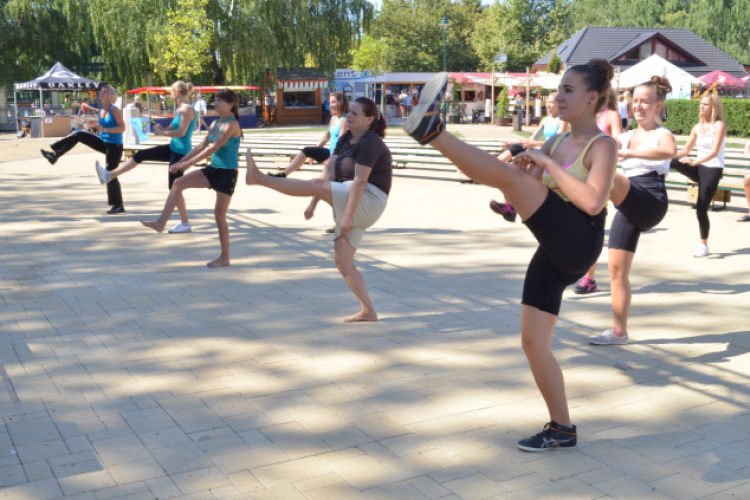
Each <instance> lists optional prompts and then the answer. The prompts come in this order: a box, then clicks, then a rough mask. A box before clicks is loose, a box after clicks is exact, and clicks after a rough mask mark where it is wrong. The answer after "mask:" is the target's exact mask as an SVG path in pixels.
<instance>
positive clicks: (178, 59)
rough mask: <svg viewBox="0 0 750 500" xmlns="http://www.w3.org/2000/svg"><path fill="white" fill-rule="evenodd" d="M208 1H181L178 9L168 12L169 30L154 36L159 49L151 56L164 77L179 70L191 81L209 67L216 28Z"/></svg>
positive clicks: (151, 59) (179, 73) (152, 61)
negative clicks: (207, 6)
mask: <svg viewBox="0 0 750 500" xmlns="http://www.w3.org/2000/svg"><path fill="white" fill-rule="evenodd" d="M207 4H208V0H177V2H176V3H175V9H174V10H170V11H168V12H167V15H166V21H167V22H166V26H165V28H166V29H164V30H163V31H159V32H157V33H156V34H155V35H154V38H153V40H154V44H155V45H156V47H157V50H156V52H155V53H153V54H152V55H151V56H150V57H149V61H150V62H151V64H152V65H153V67H154V68H155V69H156V70H157V71H159V72H160V73H161V74H162V75H163V76H165V75H166V74H167V73H175V74H176V75H177V76H178V77H179V78H184V79H186V80H189V79H190V76H191V75H195V74H199V73H202V72H203V71H204V70H205V69H206V68H207V67H208V64H209V63H210V61H211V56H210V53H209V50H210V49H211V36H212V34H213V28H212V26H211V25H210V21H209V19H208V16H207V14H206V5H207Z"/></svg>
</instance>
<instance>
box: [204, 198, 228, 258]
mask: <svg viewBox="0 0 750 500" xmlns="http://www.w3.org/2000/svg"><path fill="white" fill-rule="evenodd" d="M231 201H232V197H231V196H229V195H228V194H224V193H216V206H215V208H214V217H215V218H216V227H217V228H219V242H220V243H221V255H219V258H218V259H216V260H212V261H211V262H209V263H208V264H206V265H207V266H208V267H224V266H228V265H229V224H227V210H228V209H229V203H230V202H231Z"/></svg>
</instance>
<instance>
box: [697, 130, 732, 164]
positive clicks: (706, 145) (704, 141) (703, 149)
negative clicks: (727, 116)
mask: <svg viewBox="0 0 750 500" xmlns="http://www.w3.org/2000/svg"><path fill="white" fill-rule="evenodd" d="M696 145H697V147H698V158H703V157H704V156H708V155H710V154H711V151H713V149H714V131H713V127H711V133H710V134H705V135H703V134H698V141H697V142H696ZM726 147H727V137H726V136H724V140H723V141H722V142H721V147H720V148H719V153H718V154H717V155H716V157H715V158H712V159H711V160H709V161H707V162H706V163H704V164H703V166H705V167H711V168H724V148H726Z"/></svg>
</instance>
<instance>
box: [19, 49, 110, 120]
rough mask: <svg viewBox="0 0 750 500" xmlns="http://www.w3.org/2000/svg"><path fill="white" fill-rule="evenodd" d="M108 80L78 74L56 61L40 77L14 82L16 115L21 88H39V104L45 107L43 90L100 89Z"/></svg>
mask: <svg viewBox="0 0 750 500" xmlns="http://www.w3.org/2000/svg"><path fill="white" fill-rule="evenodd" d="M105 84H106V82H98V81H96V80H89V79H88V78H83V77H82V76H78V75H76V74H75V73H73V72H72V71H70V70H69V69H68V68H66V67H65V66H63V65H62V63H60V62H56V63H55V65H54V66H52V67H51V68H50V69H49V70H48V71H47V72H46V73H44V74H43V75H42V76H40V77H39V78H35V79H33V80H31V81H30V82H25V83H14V84H13V94H14V95H13V97H14V102H15V103H16V116H18V99H17V98H16V95H15V93H16V92H18V91H20V90H38V91H39V104H40V105H42V109H43V102H44V99H43V94H42V93H43V92H44V91H45V90H56V91H60V90H78V91H80V90H99V89H100V88H102V87H103V86H104V85H105ZM16 128H18V120H16Z"/></svg>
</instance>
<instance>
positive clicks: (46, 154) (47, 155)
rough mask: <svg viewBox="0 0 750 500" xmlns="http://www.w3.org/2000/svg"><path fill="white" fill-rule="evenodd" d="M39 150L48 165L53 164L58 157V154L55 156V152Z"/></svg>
mask: <svg viewBox="0 0 750 500" xmlns="http://www.w3.org/2000/svg"><path fill="white" fill-rule="evenodd" d="M39 151H41V152H42V156H44V157H45V158H46V159H47V161H48V162H49V164H50V165H54V164H55V163H56V162H57V159H58V158H59V156H57V153H50V152H49V151H45V150H43V149H40V150H39Z"/></svg>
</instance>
